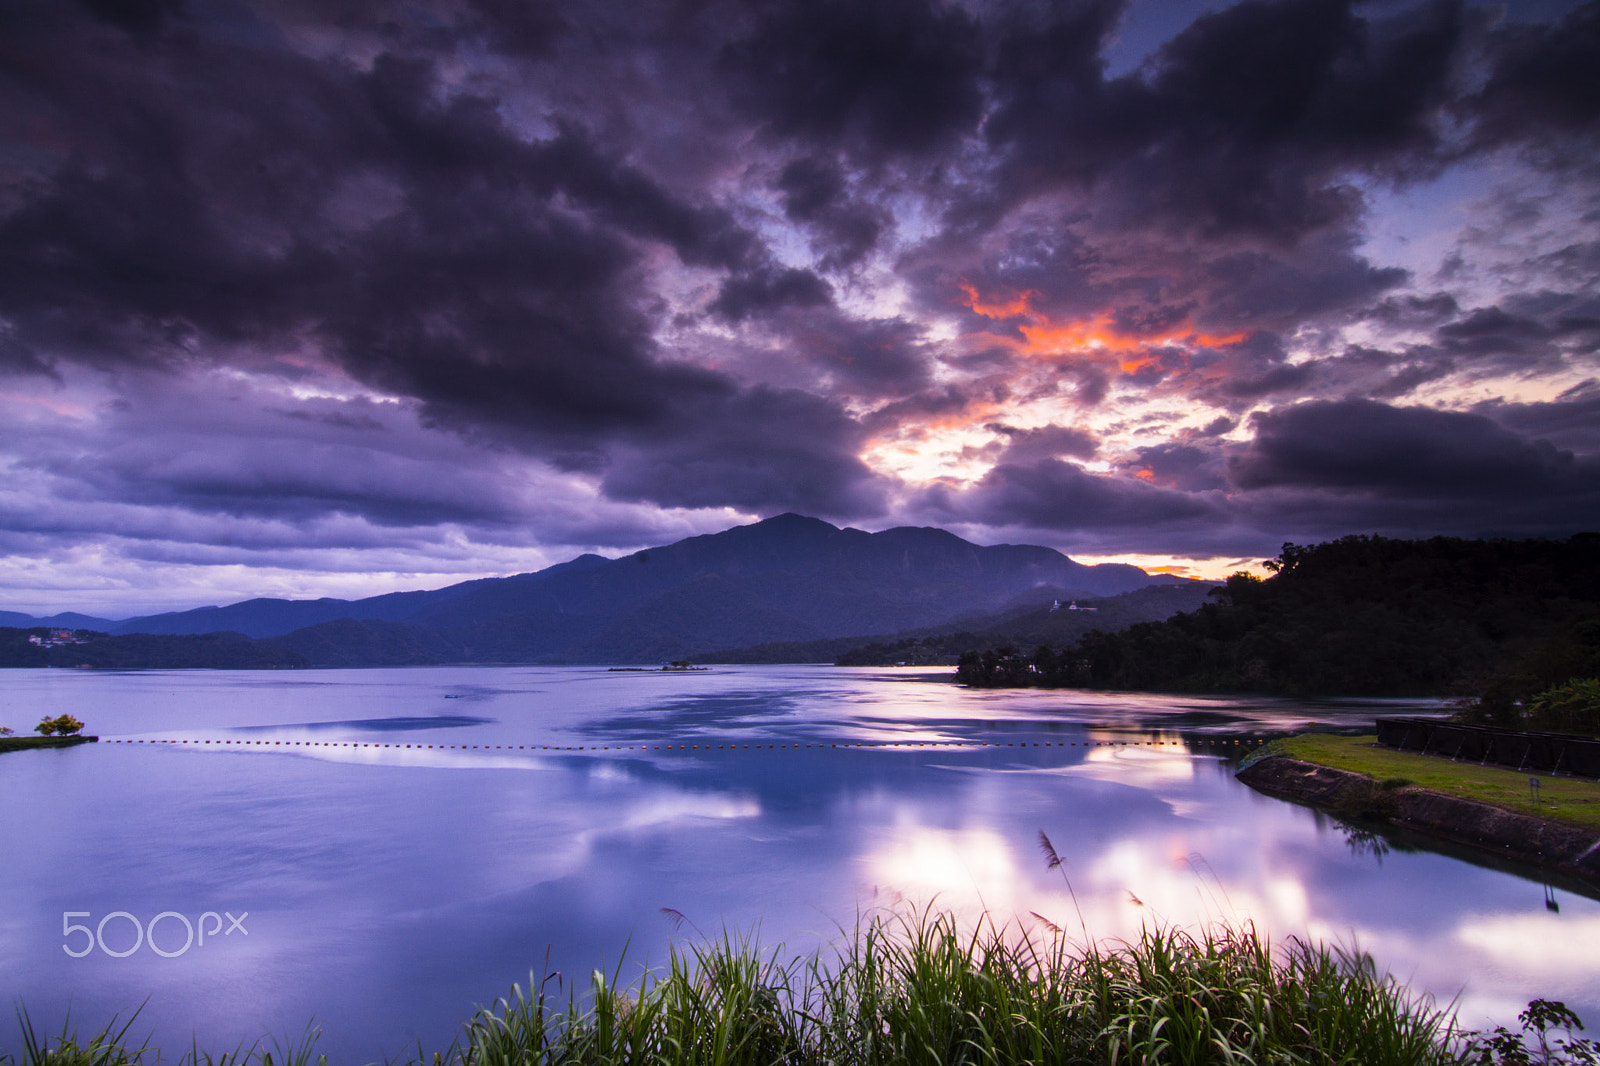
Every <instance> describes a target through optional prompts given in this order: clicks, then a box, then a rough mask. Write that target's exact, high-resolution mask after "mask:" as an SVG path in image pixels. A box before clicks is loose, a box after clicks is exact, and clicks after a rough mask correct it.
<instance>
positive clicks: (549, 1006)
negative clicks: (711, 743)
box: [0, 912, 1585, 1066]
mask: <svg viewBox="0 0 1600 1066" xmlns="http://www.w3.org/2000/svg"><path fill="white" fill-rule="evenodd" d="M1558 1020H1559V1016H1558ZM126 1032H127V1030H126V1029H124V1030H123V1031H122V1032H121V1033H109V1032H108V1033H104V1034H101V1035H100V1036H99V1037H96V1038H91V1039H89V1040H87V1041H81V1042H80V1041H77V1040H75V1039H72V1038H71V1037H70V1036H68V1035H67V1034H63V1035H62V1036H61V1037H58V1038H56V1040H55V1041H54V1046H53V1047H51V1048H49V1049H47V1048H46V1047H45V1043H46V1042H45V1041H43V1040H42V1039H40V1038H38V1037H30V1039H29V1042H28V1047H27V1049H26V1050H25V1051H24V1057H23V1058H22V1059H21V1060H20V1064H21V1066H30V1064H38V1066H43V1064H44V1063H51V1064H60V1066H66V1064H69V1063H70V1064H79V1063H83V1064H88V1063H94V1064H99V1066H123V1064H130V1063H154V1062H155V1061H157V1060H158V1058H159V1059H160V1060H161V1061H170V1060H171V1056H158V1055H157V1053H156V1052H155V1051H153V1050H151V1049H148V1048H139V1047H135V1046H133V1045H132V1044H130V1043H128V1042H127V1041H126V1039H125V1037H126ZM1487 1047H1488V1045H1486V1044H1484V1043H1483V1042H1482V1041H1478V1042H1477V1045H1476V1051H1474V1050H1473V1041H1472V1040H1470V1039H1469V1038H1468V1037H1467V1036H1466V1035H1464V1034H1461V1033H1459V1032H1458V1031H1456V1030H1455V1028H1454V1023H1453V1019H1452V1017H1451V1015H1450V1014H1449V1013H1448V1011H1446V1010H1442V1009H1440V1008H1438V1007H1436V1006H1435V1005H1433V1003H1432V1002H1431V1001H1429V1000H1427V999H1426V998H1423V997H1419V996H1416V995H1414V994H1412V993H1410V992H1408V991H1407V990H1406V989H1405V988H1404V987H1403V986H1401V985H1399V984H1398V983H1397V982H1396V981H1394V979H1392V978H1390V977H1387V976H1381V975H1379V974H1378V973H1377V971H1376V969H1375V968H1374V965H1373V962H1372V960H1371V959H1370V958H1369V957H1367V956H1365V955H1356V954H1351V953H1347V952H1344V951H1341V950H1336V949H1334V950H1330V949H1328V948H1326V947H1322V946H1316V945H1311V944H1307V943H1304V942H1301V941H1297V940H1291V941H1289V942H1287V943H1286V944H1283V945H1280V946H1279V947H1277V948H1276V949H1274V948H1273V947H1272V946H1270V945H1269V944H1268V943H1267V941H1266V940H1265V939H1263V938H1262V937H1260V936H1258V935H1257V934H1256V932H1255V931H1254V930H1253V929H1251V928H1249V927H1245V928H1242V929H1228V928H1216V929H1212V930H1208V931H1204V932H1200V933H1188V932H1182V931H1178V930H1170V929H1168V930H1152V931H1147V932H1146V933H1145V934H1144V936H1142V937H1141V938H1140V939H1139V940H1138V941H1137V942H1135V943H1131V944H1125V945H1121V946H1116V947H1102V948H1095V949H1087V950H1086V949H1084V948H1082V947H1081V946H1077V945H1075V944H1074V942H1072V941H1071V940H1069V939H1068V938H1067V937H1066V936H1065V935H1064V934H1062V933H1060V932H1054V931H1052V932H1050V933H1048V934H1045V935H1026V934H1024V933H1022V932H1021V931H1020V930H1018V929H1017V928H1015V927H1011V928H1008V929H996V928H994V927H992V926H989V925H983V926H981V927H980V929H979V930H978V931H977V932H976V933H973V932H964V931H962V930H961V929H960V928H958V926H957V923H956V922H955V920H954V919H953V918H952V917H951V916H950V915H948V914H940V913H932V912H922V913H898V914H894V915H889V916H887V917H880V918H878V919H876V920H873V921H870V922H867V923H866V924H864V925H863V926H862V927H861V928H860V929H858V930H857V932H856V934H855V936H854V937H853V938H851V939H849V940H848V941H847V942H846V943H845V945H844V946H843V947H841V948H839V949H837V950H836V951H833V952H832V953H824V954H823V955H820V956H817V957H813V958H804V959H786V958H784V957H783V956H782V955H781V953H779V952H768V951H764V950H762V949H760V948H759V946H758V945H755V944H753V943H747V942H743V941H738V940H734V939H729V938H724V939H723V940H722V941H720V942H713V943H711V944H709V945H705V946H700V947H691V948H689V949H686V950H680V951H674V953H673V955H672V957H671V959H670V963H669V965H668V967H667V969H666V970H665V971H664V972H658V973H655V974H653V975H650V976H647V977H645V978H644V979H642V980H640V981H638V982H635V983H633V984H631V985H626V986H623V985H620V984H619V983H618V982H617V981H616V979H615V976H614V975H612V976H611V977H610V978H608V977H607V976H606V975H604V974H600V973H596V974H594V975H593V977H592V980H591V984H590V987H589V989H588V991H587V995H585V996H583V997H582V998H581V999H580V998H576V997H574V996H573V995H572V990H571V988H570V986H569V987H568V988H567V989H566V990H565V991H564V992H563V991H562V990H561V986H560V985H559V983H558V982H557V980H556V979H554V978H550V979H546V980H545V981H543V982H542V983H538V984H535V985H533V986H532V987H531V988H529V989H527V990H523V989H521V988H517V989H513V991H512V993H511V995H509V996H508V997H507V998H505V999H503V1000H501V1001H499V1002H498V1003H497V1004H496V1005H495V1006H494V1007H493V1008H491V1009H487V1010H483V1011H480V1012H479V1013H478V1014H477V1015H476V1016H474V1017H473V1018H472V1019H471V1020H470V1021H468V1022H467V1023H466V1024H465V1025H464V1027H463V1029H462V1031H461V1033H460V1035H459V1037H458V1038H457V1039H456V1041H455V1042H454V1043H453V1044H452V1045H451V1046H450V1047H449V1048H447V1049H445V1050H444V1051H441V1052H438V1053H436V1054H430V1053H425V1052H424V1049H419V1050H418V1055H417V1058H416V1060H414V1061H416V1062H418V1063H427V1064H430V1066H501V1064H507V1066H509V1064H522V1066H557V1064H568V1063H571V1064H575V1066H576V1064H594V1066H602V1064H603V1066H611V1064H622V1063H627V1064H637V1066H647V1064H660V1066H701V1064H705V1066H744V1064H748V1066H812V1064H815V1066H823V1064H829V1066H878V1064H882V1066H924V1064H925V1066H935V1064H939V1066H943V1064H971V1066H1009V1064H1013V1063H1015V1064H1021V1063H1060V1064H1074V1063H1094V1064H1118V1066H1120V1064H1125V1063H1126V1064H1132V1063H1142V1064H1155V1063H1175V1064H1196V1066H1198V1064H1202V1063H1206V1064H1209V1063H1218V1064H1221V1063H1230V1064H1247V1063H1280V1064H1295V1063H1352V1064H1354V1063H1361V1064H1366V1066H1402V1064H1419V1066H1421V1064H1434V1063H1466V1062H1473V1063H1485V1064H1489V1063H1498V1062H1507V1063H1509V1062H1514V1061H1526V1060H1517V1059H1515V1058H1511V1059H1503V1058H1500V1057H1498V1056H1497V1055H1492V1056H1488V1057H1480V1055H1482V1054H1484V1053H1485V1051H1486V1049H1487ZM314 1051H315V1049H314V1046H313V1041H311V1040H310V1039H307V1040H304V1041H299V1042H295V1043H293V1044H291V1045H290V1046H289V1047H288V1048H286V1049H285V1048H282V1047H280V1046H278V1045H274V1046H273V1048H272V1049H270V1050H263V1049H261V1048H254V1049H240V1050H237V1051H234V1052H231V1053H228V1054H224V1055H221V1056H217V1057H212V1056H210V1055H208V1054H206V1053H204V1052H200V1051H197V1050H191V1051H189V1052H187V1053H181V1054H180V1061H182V1062H187V1063H191V1064H192V1066H203V1064H209V1066H245V1064H255V1066H303V1064H309V1063H313V1062H315V1061H318V1060H316V1059H314V1058H313V1055H314ZM4 1061H6V1060H4V1059H3V1058H0V1062H4ZM1551 1061H1585V1060H1568V1059H1564V1058H1563V1059H1556V1060H1551Z"/></svg>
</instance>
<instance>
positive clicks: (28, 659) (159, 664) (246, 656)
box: [0, 627, 311, 670]
mask: <svg viewBox="0 0 1600 1066" xmlns="http://www.w3.org/2000/svg"><path fill="white" fill-rule="evenodd" d="M62 632H63V631H62V630H59V629H50V628H44V627H39V628H33V629H12V628H5V627H0V668H3V667H16V666H33V667H40V666H58V667H73V666H85V667H96V668H99V669H103V670H119V669H120V670H133V669H141V668H149V669H157V670H162V669H166V670H175V669H185V668H192V667H202V668H206V667H209V668H211V669H214V670H262V669H272V668H276V669H283V668H291V667H304V666H310V665H311V664H310V662H309V661H308V660H307V659H306V657H305V656H303V655H301V654H299V653H297V652H295V651H291V650H289V649H286V648H280V647H276V646H274V645H272V644H269V643H267V642H266V641H260V640H251V639H250V638H249V637H247V636H244V635H242V634H239V633H199V634H195V635H192V636H166V635H160V634H150V633H129V634H126V635H124V636H110V635H109V634H106V633H97V632H94V631H93V630H88V629H74V630H71V631H70V633H68V635H67V637H66V638H65V639H61V638H60V636H59V635H60V634H61V633H62ZM30 637H32V638H36V640H37V641H38V643H36V642H35V641H34V640H30V639H29V638H30Z"/></svg>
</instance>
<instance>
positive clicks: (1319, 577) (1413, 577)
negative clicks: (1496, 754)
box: [958, 533, 1600, 703]
mask: <svg viewBox="0 0 1600 1066" xmlns="http://www.w3.org/2000/svg"><path fill="white" fill-rule="evenodd" d="M1269 569H1272V570H1274V571H1275V572H1274V573H1272V574H1271V576H1269V577H1268V578H1267V579H1266V580H1259V579H1256V578H1254V577H1251V576H1248V575H1243V574H1240V575H1235V576H1234V577H1232V578H1230V579H1229V580H1228V582H1227V584H1226V585H1225V586H1223V587H1221V588H1219V589H1217V590H1216V591H1215V592H1214V593H1213V596H1212V598H1213V600H1214V602H1211V603H1208V604H1206V605H1205V606H1203V607H1201V608H1200V609H1199V610H1196V611H1190V612H1187V613H1184V614H1179V615H1176V616H1174V617H1172V618H1170V619H1168V620H1166V621H1164V622H1146V623H1141V624H1139V625H1134V626H1131V627H1129V628H1128V629H1126V630H1123V631H1122V632H1120V633H1105V632H1095V633H1090V634H1089V635H1087V636H1085V637H1083V638H1082V639H1080V640H1078V641H1076V642H1075V643H1072V644H1069V645H1067V646H1065V647H1064V648H1062V647H1058V646H1051V645H1043V646H1040V647H1038V648H1035V649H1033V650H1031V651H1028V650H1027V649H1026V647H1025V646H1024V648H1017V647H1009V648H1003V649H994V650H991V651H987V652H982V651H978V650H974V651H972V652H970V653H968V654H966V655H964V656H963V657H962V659H961V663H960V667H959V669H958V680H960V681H961V682H963V683H966V684H970V685H979V686H988V685H1044V686H1083V687H1093V688H1110V689H1147V690H1166V691H1194V692H1252V691H1253V692H1280V693H1304V694H1312V693H1316V694H1330V695H1333V694H1339V695H1367V696H1415V695H1439V696H1449V695H1455V696H1469V697H1478V698H1481V699H1484V700H1486V701H1488V702H1490V703H1494V702H1496V701H1502V702H1503V701H1508V700H1514V699H1524V698H1527V697H1528V696H1531V695H1532V694H1533V693H1536V692H1539V691H1541V690H1544V689H1546V688H1548V687H1550V686H1552V685H1556V684H1560V683H1562V682H1565V681H1567V680H1569V679H1571V678H1574V677H1588V676H1594V675H1595V674H1596V673H1600V535H1597V534H1592V533H1586V534H1580V535H1578V536H1574V537H1571V538H1569V539H1566V540H1559V541H1555V540H1463V539H1457V538H1446V537H1436V538H1433V539H1431V540H1418V541H1408V540H1391V539H1388V538H1384V537H1367V536H1351V537H1344V538H1342V539H1340V540H1336V541H1332V542H1329V543H1326V544H1318V545H1313V546H1309V547H1303V546H1299V545H1294V544H1286V545H1284V548H1283V554H1282V555H1281V556H1279V557H1278V559H1277V560H1275V561H1274V562H1273V563H1271V564H1269Z"/></svg>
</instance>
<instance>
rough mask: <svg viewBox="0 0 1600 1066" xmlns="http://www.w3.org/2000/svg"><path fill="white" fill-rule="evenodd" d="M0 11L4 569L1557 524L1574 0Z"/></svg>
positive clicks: (336, 563)
mask: <svg viewBox="0 0 1600 1066" xmlns="http://www.w3.org/2000/svg"><path fill="white" fill-rule="evenodd" d="M1147 9H1148V10H1147ZM1157 9H1160V10H1157ZM1187 10H1193V11H1194V12H1196V13H1194V14H1193V15H1192V16H1190V17H1185V18H1176V17H1175V14H1176V13H1178V12H1182V11H1187ZM1152 15H1158V16H1159V17H1150V16H1152ZM1156 27H1159V29H1156ZM0 41H3V42H4V44H3V45H0V419H3V420H4V421H3V425H4V426H5V433H4V435H3V437H0V464H3V466H4V470H5V478H4V481H3V483H0V553H3V557H0V587H3V588H4V589H6V590H8V591H6V592H5V595H4V598H5V599H6V601H7V602H6V604H5V605H6V606H8V607H12V608H15V609H30V608H38V609H49V610H54V609H58V608H62V607H76V608H82V609H91V610H102V611H106V612H108V613H116V612H119V611H121V612H125V613H132V612H134V611H138V610H143V609H148V608H154V607H172V606H187V605H192V604H194V603H198V602H214V601H217V600H223V599H228V598H239V597H242V596H246V595H252V594H263V593H265V594H280V595H281V594H290V595H309V594H339V595H355V594H361V593H365V592H373V591H383V590H387V589H390V588H397V587H419V586H424V585H429V584H441V583H444V582H445V581H447V580H451V579H454V578H456V577H462V576H469V575H480V574H489V573H503V572H508V571H513V570H521V569H529V568H533V567H536V566H540V565H544V564H547V563H550V562H555V561H558V560H559V559H561V558H564V557H567V556H570V555H571V554H574V553H576V552H578V551H582V550H601V551H615V550H618V549H622V548H629V547H635V546H640V545H644V544H649V543H656V542H660V541H662V540H670V539H674V538H676V537H678V536H682V535H686V534H691V533H696V532H704V531H708V530H712V529H717V528H722V527H724V526H727V525H730V524H733V523H735V522H738V521H742V520H749V519H752V518H756V517H760V516H764V515H770V514H774V513H778V512H781V511H789V510H793V511H802V512H805V513H809V514H815V515H818V516H820V517H823V518H827V519H830V520H833V521H836V522H841V523H844V522H848V523H853V524H856V525H861V526H865V527H868V528H882V527H886V526H889V525H894V524H902V523H917V524H941V525H947V526H949V527H950V528H953V529H956V530H958V531H960V532H962V533H963V534H965V535H968V536H971V537H974V538H976V539H979V540H987V541H1000V540H1022V539H1026V540H1033V541H1039V542H1044V543H1048V544H1052V545H1054V546H1057V547H1060V548H1062V549H1063V550H1066V551H1068V552H1069V553H1074V554H1077V555H1080V556H1090V557H1094V556H1102V557H1105V556H1120V557H1133V558H1152V559H1153V558H1163V559H1178V560H1188V561H1191V562H1192V563H1193V564H1194V565H1196V566H1197V567H1198V568H1199V569H1200V570H1201V571H1206V572H1214V571H1215V570H1217V569H1218V568H1225V567H1226V566H1229V565H1232V563H1233V562H1234V561H1236V560H1239V559H1247V558H1250V557H1260V556H1262V555H1270V554H1272V553H1273V552H1274V551H1275V550H1276V548H1277V547H1278V546H1279V545H1280V544H1281V543H1282V542H1283V541H1285V540H1289V539H1295V540H1310V539H1317V538H1323V537H1328V536H1336V535H1339V534H1342V533H1347V532H1381V533H1393V534H1404V535H1425V534H1434V533H1447V534H1464V535H1480V534H1490V535H1498V534H1505V535H1519V536H1521V535H1564V534H1567V533H1571V532H1574V531H1576V530H1578V529H1581V528H1585V527H1588V528H1592V527H1593V526H1594V525H1595V518H1594V516H1595V515H1597V514H1600V430H1597V428H1596V427H1597V425H1600V414H1597V406H1596V405H1597V402H1600V401H1597V397H1600V365H1597V363H1600V360H1597V356H1596V349H1597V346H1600V286H1597V277H1600V5H1597V4H1593V3H1591V4H1560V3H1557V4H1550V5H1538V6H1537V7H1534V6H1531V5H1529V6H1525V7H1524V6H1518V5H1512V6H1510V7H1509V8H1502V7H1493V6H1483V5H1478V4H1473V3H1466V2H1454V3H1452V2H1432V0H1430V2H1417V3H1405V2H1389V3H1354V2H1340V0H1274V2H1267V0H1246V2H1242V3H1236V4H1232V5H1228V6H1220V5H1195V6H1194V8H1193V9H1191V8H1190V7H1188V6H1187V5H1185V6H1171V5H1164V4H1162V3H1161V2H1160V0H1133V2H1132V3H1131V4H1130V3H1121V2H1113V0H1079V2H1071V0H1063V2H1059V3H1051V4H1037V3H1032V2H1026V0H995V2H982V0H971V2H965V3H954V2H951V3H944V2H933V0H887V2H883V3H871V4H859V3H845V2H826V0H804V2H801V0H771V2H747V3H742V2H735V0H693V2H690V0H663V2H661V3H654V4H640V3H635V2H631V0H629V2H622V0H616V2H607V0H594V2H588V3H579V4H540V3H500V2H489V0H422V2H419V3H416V4H409V5H405V6H403V7H395V6H393V5H388V4H370V5H368V4H363V3H360V2H357V3H347V4H339V5H332V6H330V5H323V4H308V3H300V2H297V0H257V2H249V0H235V2H229V3H205V2H200V0H170V2H169V0H135V2H112V0H95V2H90V0H84V2H81V3H75V4H74V3H58V2H44V0H37V2H28V0H21V2H18V3H12V4H8V5H6V6H5V7H4V8H3V10H0Z"/></svg>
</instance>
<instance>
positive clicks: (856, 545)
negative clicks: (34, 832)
mask: <svg viewBox="0 0 1600 1066" xmlns="http://www.w3.org/2000/svg"><path fill="white" fill-rule="evenodd" d="M1157 584H1187V582H1185V581H1184V580H1183V579H1180V578H1174V577H1170V576H1167V575H1155V576H1152V575H1150V574H1147V573H1145V572H1144V571H1143V570H1141V569H1139V568H1138V567H1134V566H1128V565H1124V564H1101V565H1097V566H1087V565H1084V564H1082V563H1078V562H1075V561H1073V560H1072V559H1070V558H1068V557H1067V556H1065V555H1063V554H1062V553H1061V552H1058V551H1056V550H1054V549H1052V548H1046V547H1040V546H1034V545H1010V544H1003V545H994V546H990V547H983V546H979V545H976V544H972V543H970V542H968V541H965V540H963V539H961V538H960V537H957V536H955V535H954V534H952V533H949V532H947V531H945V530H941V529H933V528H911V527H901V528H896V529H888V530H884V531H883V532H881V533H867V532H864V531H862V530H859V529H849V528H846V529H840V528H838V527H836V526H833V525H830V524H829V523H827V522H824V521H821V520H819V519H816V518H807V517H805V516H802V515H796V514H783V515H778V516H777V517H774V518H769V519H766V520H765V521H761V522H757V523H755V524H753V525H747V526H736V527H734V528H732V529H727V530H724V531H722V532H720V533H713V534H707V535H704V536H698V537H690V538H687V539H685V540H681V541H678V542H676V543H673V544H669V545H664V546H662V547H656V548H649V549H646V550H643V551H639V552H634V553H633V554H631V555H626V556H623V557H621V558H617V559H605V558H602V557H601V556H598V555H582V556H579V557H578V558H576V559H572V560H570V561H568V562H565V563H561V564H558V565H556V566H552V567H549V568H547V569H544V570H540V571H538V572H536V573H530V574H518V575H515V576H512V577H505V578H486V579H481V580H476V581H467V582H463V583H461V584H457V585H451V586H449V587H447V588H442V589H436V590H432V591H419V592H396V593H390V594H388V595H383V596H374V597H370V598H367V599H361V600H337V599H317V600H281V599H253V600H246V601H244V602H241V603H235V604H230V605H228V606H222V607H202V608H198V609H195V610H190V611H178V612H172V613H167V614H157V615H148V616H144V617H138V618H129V619H124V620H121V621H112V620H108V619H98V618H93V617H91V616H87V615H80V614H62V615H53V616H49V617H46V618H35V617H33V616H30V615H24V614H18V613H15V612H0V626H11V627H18V628H26V627H36V626H60V627H63V628H73V629H92V630H97V631H101V632H105V633H109V634H113V635H125V634H166V635H193V634H207V633H220V632H232V633H240V634H243V635H244V636H247V637H251V638H255V639H257V640H263V641H267V642H270V643H271V644H273V645H276V646H278V647H280V648H283V649H285V650H287V651H289V652H292V653H294V654H296V655H298V656H303V657H304V659H305V660H306V661H307V662H309V663H310V664H312V665H317V666H365V665H390V664H412V663H437V662H520V663H640V662H656V661H664V660H676V659H683V658H688V657H690V656H704V655H706V654H708V653H714V652H717V651H719V650H726V649H736V648H744V647H748V646H750V645H756V644H772V643H778V642H800V641H816V640H828V639H832V638H840V637H849V636H855V635H872V634H889V633H901V632H904V631H907V630H914V629H918V628H926V627H932V626H945V625H950V624H952V623H957V622H960V621H961V620H962V619H968V618H972V619H976V618H980V617H982V616H985V615H992V614H995V613H996V612H999V611H1002V610H1004V609H1007V608H1010V607H1014V606H1015V605H1016V604H1017V603H1018V602H1019V599H1026V598H1029V597H1032V598H1034V599H1038V598H1039V597H1040V596H1041V595H1050V596H1059V597H1062V598H1073V597H1078V598H1085V597H1092V596H1115V595H1118V594H1121V593H1126V592H1131V591H1134V590H1136V589H1141V588H1146V587H1148V586H1151V585H1157Z"/></svg>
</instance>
